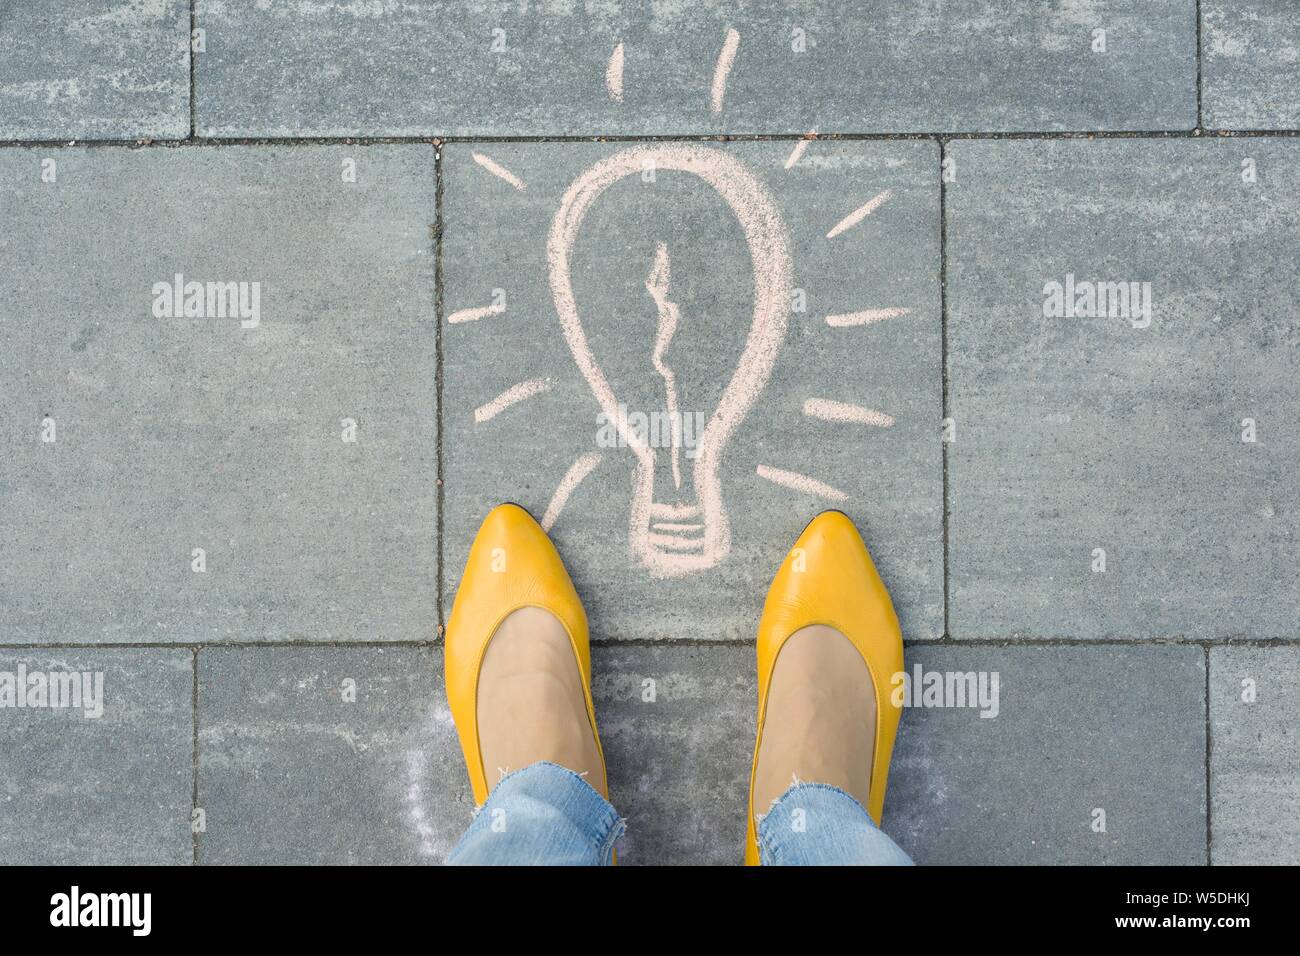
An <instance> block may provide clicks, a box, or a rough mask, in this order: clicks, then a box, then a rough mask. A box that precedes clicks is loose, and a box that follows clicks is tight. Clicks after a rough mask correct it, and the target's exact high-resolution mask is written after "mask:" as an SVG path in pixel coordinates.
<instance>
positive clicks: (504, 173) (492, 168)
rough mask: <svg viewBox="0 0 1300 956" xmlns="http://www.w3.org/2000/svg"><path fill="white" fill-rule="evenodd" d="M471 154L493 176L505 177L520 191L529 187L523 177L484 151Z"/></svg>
mask: <svg viewBox="0 0 1300 956" xmlns="http://www.w3.org/2000/svg"><path fill="white" fill-rule="evenodd" d="M471 155H472V156H473V157H474V162H476V163H478V164H479V165H480V166H482V167H483V168H484V169H486V170H487V171H488V172H489V173H491V174H492V175H493V176H496V177H497V178H498V179H504V180H505V181H506V182H508V183H509V184H510V185H511V186H514V187H515V189H518V190H519V191H520V192H523V191H524V190H525V189H527V188H528V184H527V183H526V182H524V181H523V180H522V179H520V178H519V177H518V176H516V175H515V174H514V173H512V172H511V171H510V170H508V169H506V168H505V167H504V166H502V165H501V164H500V163H498V162H497V161H496V160H494V159H492V158H491V157H490V156H485V155H483V154H482V153H472V154H471Z"/></svg>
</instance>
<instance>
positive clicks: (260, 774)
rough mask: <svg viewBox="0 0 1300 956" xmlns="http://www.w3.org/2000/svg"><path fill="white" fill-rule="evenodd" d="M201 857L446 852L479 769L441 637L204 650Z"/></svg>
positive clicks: (376, 859) (323, 858)
mask: <svg viewBox="0 0 1300 956" xmlns="http://www.w3.org/2000/svg"><path fill="white" fill-rule="evenodd" d="M199 805H200V806H201V807H202V808H203V809H204V811H205V812H206V814H207V830H206V832H204V833H203V834H201V836H200V838H199V862H200V863H203V864H211V863H237V864H282V863H298V864H345V863H346V864H412V863H433V862H441V860H442V859H443V858H445V856H446V854H447V852H448V851H449V850H450V849H451V847H452V846H453V845H454V844H455V841H456V840H457V839H459V837H460V834H461V833H462V832H463V831H464V829H465V828H466V827H467V826H468V825H469V821H470V810H471V808H472V802H471V800H470V797H469V780H468V778H467V777H466V775H465V769H464V764H463V762H462V759H461V755H460V748H459V745H458V744H457V743H456V737H455V730H454V726H453V724H452V722H451V713H450V711H448V710H447V706H446V698H445V695H444V692H443V683H442V654H441V652H440V651H439V650H437V649H430V648H427V647H426V648H398V647H374V648H355V647H353V648H338V647H331V648H287V647H276V648H205V649H203V650H202V651H200V653H199Z"/></svg>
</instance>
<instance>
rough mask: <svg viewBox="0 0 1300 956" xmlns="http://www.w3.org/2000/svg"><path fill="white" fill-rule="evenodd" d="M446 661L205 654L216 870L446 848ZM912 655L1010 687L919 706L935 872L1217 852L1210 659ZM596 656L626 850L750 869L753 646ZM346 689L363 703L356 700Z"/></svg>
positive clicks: (923, 804) (918, 763)
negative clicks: (1209, 778)
mask: <svg viewBox="0 0 1300 956" xmlns="http://www.w3.org/2000/svg"><path fill="white" fill-rule="evenodd" d="M439 657H440V655H438V654H437V652H436V651H434V652H432V653H431V652H428V651H424V650H415V649H411V650H405V649H399V648H373V649H362V650H358V649H333V648H311V649H298V648H276V649H249V648H237V649H236V648H209V649H206V650H204V651H202V652H201V653H200V657H199V805H200V806H201V807H203V808H204V809H205V810H206V812H207V825H208V829H207V832H206V833H204V834H203V835H202V837H201V839H200V850H199V859H200V862H203V863H226V862H239V863H265V862H272V861H275V862H305V863H382V862H439V861H441V860H442V859H443V858H445V856H446V853H447V852H448V851H449V850H450V848H451V847H452V846H453V845H454V844H455V841H456V839H457V838H458V837H459V835H460V832H461V831H462V830H463V829H464V827H465V826H467V825H468V820H469V813H468V811H469V808H470V805H471V804H470V802H469V794H468V785H467V783H466V781H465V779H464V769H463V766H462V764H461V757H460V749H459V745H458V744H457V742H456V737H455V731H454V729H453V727H452V725H451V721H450V715H449V713H448V711H447V708H446V704H445V699H444V698H443V694H442V686H441V676H440V673H439V672H438V667H439V665H440V663H441V662H440V659H439ZM907 663H908V667H909V672H911V671H914V669H915V668H916V667H917V666H918V665H919V666H920V667H921V668H923V669H924V670H925V671H927V672H928V671H932V670H939V671H943V672H945V673H946V672H949V671H952V672H959V673H966V672H976V673H977V674H978V673H980V672H984V673H986V674H988V673H994V672H996V673H997V674H998V675H999V676H998V680H999V684H998V697H997V699H996V703H997V709H996V714H995V716H993V717H991V718H982V717H980V709H979V708H977V707H960V708H948V709H934V708H919V707H918V708H912V709H909V710H908V711H906V712H905V714H904V723H903V728H902V731H901V732H900V737H899V740H898V745H897V750H896V752H895V758H894V769H893V772H892V776H891V783H890V791H889V798H888V801H887V803H886V812H885V830H886V832H888V833H889V834H890V835H891V836H893V837H894V838H895V839H896V840H897V841H898V842H899V843H900V844H901V845H902V846H903V847H904V848H905V849H907V850H908V851H909V852H910V853H912V854H913V855H914V856H915V857H916V859H917V860H918V862H921V863H932V862H945V863H1014V862H1018V861H1022V860H1026V859H1032V860H1035V861H1037V862H1050V863H1169V864H1187V863H1203V862H1204V860H1205V762H1204V761H1205V721H1204V715H1205V668H1204V654H1203V652H1202V651H1201V650H1200V649H1199V648H1194V647H1140V646H1138V647H1126V648H1103V647H1096V648H1086V647H1085V648H1079V647H1074V648H1060V647H1045V648H1025V647H961V648H954V647H943V648H939V647H920V648H915V649H912V650H910V651H909V655H908V662H907ZM592 666H593V693H594V695H595V698H596V712H597V721H598V723H599V725H600V731H601V738H602V743H603V745H604V749H605V753H606V758H607V760H608V765H609V775H610V793H611V795H612V799H613V802H614V804H615V806H616V807H617V808H618V810H619V812H620V813H621V814H623V815H624V817H625V818H626V819H627V822H628V829H627V833H626V835H625V836H624V837H623V839H622V841H621V843H620V847H619V858H620V861H621V862H623V863H626V864H647V863H650V864H681V863H689V864H734V863H739V862H740V859H741V857H742V856H743V851H744V834H745V806H746V800H747V796H746V795H747V792H748V786H749V766H750V759H751V757H752V754H753V741H754V707H755V700H756V698H755V693H756V691H755V676H754V659H753V649H752V648H749V647H739V646H737V647H734V648H728V647H717V646H713V647H691V646H681V645H679V646H668V645H664V646H658V647H645V646H636V647H617V646H606V647H598V648H596V650H595V653H594V655H593V665H592ZM1134 673H1141V674H1143V675H1144V677H1143V683H1142V688H1141V693H1140V694H1135V693H1133V692H1132V687H1131V681H1132V676H1131V675H1132V674H1134ZM348 679H351V680H353V681H355V682H356V702H355V703H348V702H345V701H344V700H343V699H342V694H343V689H344V681H345V680H348ZM985 709H986V710H987V708H985ZM990 712H992V711H990ZM1084 730H1086V732H1083V731H1084ZM1152 740H1160V741H1161V742H1162V743H1161V747H1160V748H1159V749H1158V751H1153V750H1152V749H1151V741H1152ZM1098 808H1100V809H1102V810H1104V811H1105V818H1104V825H1105V830H1104V832H1097V831H1095V830H1094V829H1093V826H1094V819H1095V810H1097V809H1098Z"/></svg>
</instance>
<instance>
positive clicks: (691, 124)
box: [196, 0, 1196, 136]
mask: <svg viewBox="0 0 1300 956" xmlns="http://www.w3.org/2000/svg"><path fill="white" fill-rule="evenodd" d="M449 6H450V7H453V8H454V9H449ZM634 7H635V5H633V6H628V5H619V4H609V3H605V4H572V3H557V2H546V3H541V4H525V5H519V4H507V3H504V2H490V0H474V2H467V3H460V4H455V5H448V4H442V3H435V2H432V0H411V2H406V3H400V4H399V3H353V2H346V3H345V2H328V3H314V4H310V5H306V4H299V3H289V2H275V3H270V2H268V3H259V4H249V3H238V2H232V0H198V3H197V5H196V20H197V23H198V26H199V27H200V28H201V29H203V30H205V31H206V38H207V50H206V52H204V53H200V54H198V55H197V58H196V73H197V77H196V101H197V102H196V106H197V122H198V129H199V132H200V133H201V134H203V135H213V136H263V135H266V136H286V135H287V136H301V135H351V134H356V133H363V134H370V135H491V136H503V135H504V136H509V135H529V134H538V133H546V134H552V135H554V134H567V135H601V134H638V135H640V134H686V133H712V132H728V133H737V132H739V133H802V132H804V131H806V130H809V129H813V128H816V129H822V130H835V131H838V132H914V131H921V130H934V129H942V130H954V131H955V130H1011V131H1017V130H1029V129H1036V130H1061V129H1120V130H1133V129H1137V130H1148V129H1191V128H1192V127H1193V126H1195V125H1196V13H1195V5H1194V4H1193V3H1192V2H1191V0H1093V2H1086V3H1085V2H1068V3H1060V4H1052V5H1050V6H1048V7H1040V6H1037V5H1032V4H1030V5H1027V4H1023V3H1017V2H1015V0H997V2H992V3H990V2H988V0H958V2H947V3H935V2H926V3H920V4H918V3H909V2H904V0H890V2H886V3H875V4H872V5H871V6H870V9H869V12H868V11H867V10H866V9H861V10H859V9H855V8H852V7H846V6H845V5H844V4H842V3H839V2H836V0H800V2H797V3H787V2H781V0H762V2H758V3H744V4H742V3H737V2H733V0H725V2H724V0H708V2H704V3H684V2H672V3H662V4H655V5H653V6H652V7H650V8H649V9H648V12H642V8H641V7H635V9H634ZM729 30H735V31H736V33H737V35H738V37H739V46H738V47H737V48H736V52H735V56H734V59H733V60H732V66H731V69H730V71H729V73H728V75H727V78H726V89H725V97H724V98H723V99H722V102H721V109H720V110H718V111H716V112H715V111H714V110H713V108H712V107H713V102H712V93H713V78H714V75H715V68H716V65H717V62H718V60H719V54H720V52H721V51H722V50H723V48H724V46H725V41H726V37H727V35H728V31H729ZM1096 31H1105V36H1104V51H1103V50H1101V49H1099V48H1100V47H1101V46H1102V45H1103V43H1102V38H1101V36H1100V35H1099V34H1098V33H1097V32H1096ZM620 43H621V44H622V45H623V70H622V100H621V102H620V101H617V100H616V99H614V98H613V97H612V96H611V95H610V93H609V92H608V90H607V87H606V82H605V78H606V74H607V70H608V67H609V63H610V59H611V55H612V53H613V51H614V50H615V48H616V47H617V46H618V45H619V44H620Z"/></svg>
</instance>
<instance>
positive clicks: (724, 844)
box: [592, 645, 756, 866]
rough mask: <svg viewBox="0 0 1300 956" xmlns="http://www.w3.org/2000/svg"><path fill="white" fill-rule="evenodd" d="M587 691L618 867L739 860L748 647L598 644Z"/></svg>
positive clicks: (750, 728)
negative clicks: (618, 829) (621, 823)
mask: <svg viewBox="0 0 1300 956" xmlns="http://www.w3.org/2000/svg"><path fill="white" fill-rule="evenodd" d="M592 694H593V696H594V697H595V701H596V721H597V725H598V726H599V728H600V737H601V746H602V747H603V748H604V750H605V759H606V762H607V765H608V769H609V787H610V794H611V796H612V799H613V802H614V804H615V806H616V807H617V808H618V811H619V813H621V814H623V816H624V819H626V820H627V831H626V833H624V835H623V838H622V839H621V840H620V842H619V851H618V853H619V863H620V864H631V865H635V864H654V865H666V864H691V865H695V866H704V865H710V866H716V865H732V864H738V863H740V862H741V861H742V860H743V859H744V856H745V807H746V801H747V794H748V792H749V768H750V760H751V758H752V757H753V748H754V712H755V703H756V697H755V694H756V691H755V676H754V649H753V647H752V646H751V647H744V646H732V647H727V646H719V645H713V646H709V647H690V646H676V647H669V646H666V645H665V646H660V647H613V646H605V647H597V648H594V649H593V652H592Z"/></svg>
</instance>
